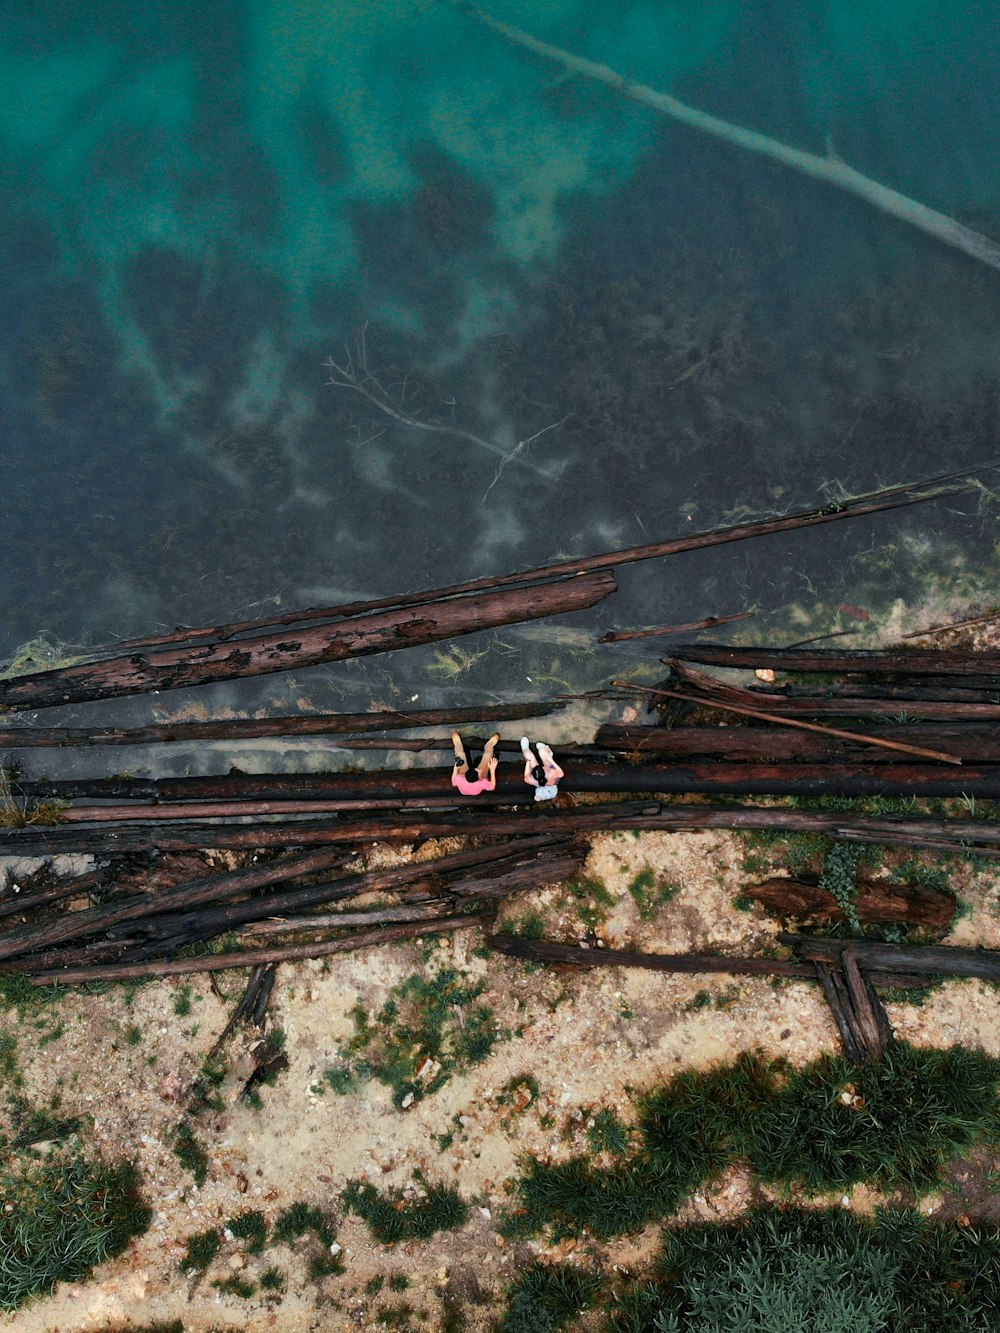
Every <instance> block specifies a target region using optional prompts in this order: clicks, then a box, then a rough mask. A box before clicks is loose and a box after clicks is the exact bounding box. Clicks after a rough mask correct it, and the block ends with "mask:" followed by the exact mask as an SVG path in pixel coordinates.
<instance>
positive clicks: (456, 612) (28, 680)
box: [0, 570, 616, 711]
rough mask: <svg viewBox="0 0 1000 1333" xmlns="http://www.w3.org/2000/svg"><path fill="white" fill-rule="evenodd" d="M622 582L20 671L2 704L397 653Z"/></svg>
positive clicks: (562, 586)
mask: <svg viewBox="0 0 1000 1333" xmlns="http://www.w3.org/2000/svg"><path fill="white" fill-rule="evenodd" d="M615 588H616V584H615V581H614V577H613V576H612V574H611V573H609V572H608V571H607V570H600V571H597V572H595V573H592V574H586V575H581V576H580V577H577V578H567V579H561V580H559V581H557V582H552V583H544V584H539V585H536V586H534V587H531V588H529V589H524V588H518V587H515V588H509V589H507V588H505V589H498V590H496V591H494V592H485V593H479V594H475V595H472V596H469V597H465V598H456V599H454V600H451V601H445V602H437V603H434V604H431V605H429V606H426V607H422V608H420V609H416V608H409V609H407V610H405V611H403V612H383V613H376V614H373V615H369V616H361V617H358V618H356V619H354V620H349V621H344V622H342V623H339V624H335V625H326V626H319V627H315V626H314V627H311V628H307V629H303V630H297V631H295V633H294V634H270V635H264V636H261V637H258V638H253V639H246V640H241V641H239V642H238V643H234V644H230V645H226V646H220V645H217V644H210V645H208V646H206V647H198V648H193V649H188V650H187V651H185V650H183V649H169V648H168V649H158V650H155V651H152V652H149V653H146V654H142V653H134V654H133V655H132V656H130V657H113V658H108V659H106V660H103V661H98V662H90V663H82V664H80V665H78V666H71V667H63V668H61V669H59V670H55V671H40V672H36V673H34V674H32V675H27V676H13V677H11V678H10V679H8V680H3V681H0V711H2V710H4V709H17V708H45V707H51V706H53V705H56V704H67V703H80V702H84V701H86V700H93V699H111V698H120V697H122V696H124V695H130V694H144V693H148V692H150V691H153V690H159V691H163V690H176V689H184V688H187V687H189V686H192V685H205V684H209V683H211V682H213V681H221V680H242V679H245V678H247V677H250V676H260V675H266V674H268V673H270V672H275V671H288V670H291V669H292V668H302V667H308V666H317V665H319V664H320V663H324V662H339V661H344V660H346V659H347V658H352V657H360V656H366V655H368V654H371V653H384V652H391V651H392V650H394V649H398V648H411V647H415V646H416V645H418V644H427V643H435V642H438V641H440V640H441V639H450V638H454V637H456V636H460V635H464V634H473V633H475V632H477V631H479V630H483V629H493V628H496V627H497V626H500V625H510V624H514V623H517V622H520V621H525V620H537V619H540V618H542V617H545V616H552V615H559V614H562V613H564V612H567V611H580V610H583V609H585V608H587V607H591V606H594V605H595V604H596V603H597V602H599V601H602V600H603V598H605V597H607V596H609V595H610V594H611V593H612V592H614V591H615Z"/></svg>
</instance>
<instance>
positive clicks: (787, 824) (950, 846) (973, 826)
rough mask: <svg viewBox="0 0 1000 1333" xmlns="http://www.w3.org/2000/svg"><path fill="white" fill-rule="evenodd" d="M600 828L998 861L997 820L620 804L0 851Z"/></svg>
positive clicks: (109, 836)
mask: <svg viewBox="0 0 1000 1333" xmlns="http://www.w3.org/2000/svg"><path fill="white" fill-rule="evenodd" d="M603 829H622V830H638V831H644V830H650V831H652V830H656V831H661V832H670V831H673V832H685V833H688V832H695V831H697V830H703V829H769V830H776V831H788V832H809V833H819V834H823V835H824V836H826V837H829V838H835V839H840V840H842V841H845V842H874V843H885V844H888V845H903V846H908V847H930V848H938V849H941V850H942V851H947V852H951V853H958V852H962V851H968V850H973V851H975V854H976V855H977V856H985V857H1000V823H994V822H991V821H989V820H985V819H978V820H977V819H940V818H935V817H931V816H922V815H905V816H904V815H865V814H858V813H857V812H854V811H830V810H792V809H788V808H787V807H783V806H763V807H755V808H749V807H744V806H737V805H715V806H713V805H699V804H694V803H690V804H689V803H686V802H685V803H680V804H677V805H664V804H662V803H661V802H659V801H650V800H647V801H620V802H617V801H616V802H609V803H604V804H600V805H579V806H577V807H575V808H574V809H565V808H559V807H558V806H557V807H556V808H555V809H553V810H544V809H539V808H538V807H537V806H534V805H533V806H531V807H530V808H528V809H525V810H518V811H514V812H510V811H507V810H502V809H501V810H491V809H488V808H483V809H479V810H453V811H441V812H438V811H429V812H424V813H421V812H420V811H405V812H403V813H401V814H398V815H397V816H396V817H386V818H381V819H378V818H371V817H362V818H355V819H326V820H302V821H288V822H284V823H278V824H275V823H257V824H212V825H207V824H205V825H193V826H187V827H185V826H180V827H175V828H170V827H161V828H156V827H153V828H120V829H116V828H104V829H97V830H92V829H85V828H74V827H69V828H31V829H16V830H0V852H2V853H3V854H7V855H15V856H55V855H60V854H63V853H67V852H86V853H88V854H90V855H92V856H98V857H105V858H108V857H114V856H119V855H123V854H125V853H127V852H134V851H148V850H149V849H150V848H154V847H155V848H158V849H159V850H161V851H170V852H184V851H197V850H203V849H206V848H216V849H233V850H235V849H239V848H244V849H247V848H250V849H254V850H257V849H263V848H266V847H310V846H321V845H323V844H341V845H343V846H345V847H346V846H356V845H358V844H360V843H365V842H379V841H380V842H398V843H416V842H421V841H424V840H425V839H428V838H447V837H466V836H468V837H483V838H492V837H509V836H512V835H521V836H524V837H527V836H531V835H534V834H545V835H549V836H561V835H564V834H567V835H572V834H576V833H589V832H594V831H597V830H603Z"/></svg>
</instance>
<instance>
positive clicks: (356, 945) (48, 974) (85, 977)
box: [28, 912, 491, 986]
mask: <svg viewBox="0 0 1000 1333" xmlns="http://www.w3.org/2000/svg"><path fill="white" fill-rule="evenodd" d="M490 920H491V916H490V914H489V913H488V912H473V913H469V914H466V915H464V916H460V915H456V916H446V917H440V918H438V919H437V920H434V921H417V922H401V923H399V924H397V925H393V926H382V927H380V928H379V929H377V930H365V931H359V932H358V933H357V934H355V935H347V936H344V937H343V938H341V939H336V940H325V941H321V940H317V941H314V942H312V943H310V944H290V945H283V946H282V945H278V946H275V947H273V948H270V949H247V950H245V951H244V952H242V953H216V954H205V955H203V956H202V957H199V958H172V959H170V960H168V961H166V962H150V963H110V964H98V965H96V966H94V967H76V968H72V967H67V968H51V969H47V970H41V971H38V972H35V973H30V974H28V979H29V981H32V982H34V983H35V985H37V986H52V985H59V986H84V985H87V984H89V983H91V982H94V981H132V980H136V979H138V978H140V977H182V976H190V975H191V974H192V973H194V972H225V971H231V970H232V969H234V968H241V967H257V966H258V965H259V964H261V963H285V962H294V961H297V960H300V959H306V958H329V957H330V956H331V955H333V954H337V953H349V952H351V951H352V950H354V949H369V948H371V947H372V946H375V945H383V944H391V943H394V942H395V941H397V940H410V939H415V938H418V937H419V936H421V935H438V934H441V933H442V932H444V931H452V930H474V929H477V928H478V927H480V926H483V925H485V924H486V923H487V922H488V921H490Z"/></svg>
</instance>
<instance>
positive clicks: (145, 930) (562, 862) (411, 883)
mask: <svg viewBox="0 0 1000 1333" xmlns="http://www.w3.org/2000/svg"><path fill="white" fill-rule="evenodd" d="M491 850H492V852H493V857H492V858H489V859H488V858H487V856H485V855H484V854H483V852H482V850H481V849H480V850H479V852H478V853H477V857H476V859H475V860H470V859H469V857H468V855H467V854H466V853H456V854H453V856H452V857H450V858H439V859H438V861H437V862H434V861H420V862H413V863H411V864H408V865H404V866H393V867H388V868H386V869H384V870H374V871H369V872H367V873H366V874H364V875H357V874H355V875H349V876H344V877H343V878H341V879H338V880H334V881H332V882H328V883H324V884H310V885H308V886H306V887H304V888H301V889H286V890H283V891H282V892H279V893H273V894H266V895H262V896H257V897H253V898H248V899H244V900H242V901H240V902H232V903H223V904H222V905H216V904H209V905H208V906H200V907H197V908H194V909H190V910H187V911H182V912H167V913H163V914H160V915H152V916H147V917H145V919H143V920H141V921H137V920H136V919H135V918H134V917H132V918H129V919H128V920H127V921H126V922H124V923H123V924H121V925H118V926H113V927H112V928H111V929H110V930H108V931H106V932H105V933H106V934H108V935H111V936H114V935H116V934H118V935H123V936H129V937H131V943H130V951H129V954H128V957H129V959H130V960H131V959H132V958H137V957H160V956H163V955H164V954H166V953H170V952H173V951H174V950H175V949H180V948H184V947H186V946H187V945H189V944H194V943H198V942H200V941H203V940H210V939H214V938H215V937H216V936H217V935H221V934H224V933H225V932H227V931H230V930H235V929H238V928H239V927H240V926H243V925H245V924H246V923H248V922H252V921H260V920H262V919H264V918H266V917H271V916H286V915H289V914H291V913H294V912H300V911H302V910H304V909H311V908H314V907H319V906H328V905H329V904H330V903H334V902H342V901H344V900H345V899H348V898H357V897H359V896H361V895H362V894H365V893H373V892H391V891H395V890H397V889H399V888H402V887H406V888H407V889H408V890H409V891H410V893H413V892H417V893H419V894H420V895H422V896H423V895H427V894H439V893H447V894H448V896H449V897H451V898H453V899H455V900H457V899H459V898H477V899H487V898H501V897H506V896H507V895H509V894H511V893H515V892H521V891H523V890H525V889H534V888H539V887H540V886H541V885H543V884H551V883H555V882H557V881H558V880H560V879H563V878H568V877H569V876H570V875H572V874H575V873H576V871H577V870H579V868H580V863H581V859H582V858H581V856H579V855H577V856H566V855H562V856H558V855H555V856H553V855H550V854H548V850H547V849H542V850H529V851H527V852H525V851H523V850H522V849H521V848H519V847H517V846H516V845H514V846H511V845H508V846H507V847H499V848H492V849H491ZM525 856H527V857H529V858H530V859H529V860H528V862H527V864H515V865H514V866H513V868H511V869H501V867H506V866H508V865H509V864H510V862H511V861H514V862H520V861H521V859H522V858H523V857H525ZM462 858H464V859H462ZM443 860H444V861H447V864H446V865H444V866H442V865H441V861H443ZM470 866H472V867H474V869H472V870H471V871H470V870H469V867H470ZM463 870H465V871H466V873H465V874H462V873H460V872H462V871H463ZM456 873H457V875H458V877H457V879H453V876H455V875H456ZM303 920H305V921H306V922H307V923H308V920H309V919H308V918H303ZM137 936H138V937H139V938H138V940H137V939H136V937H137Z"/></svg>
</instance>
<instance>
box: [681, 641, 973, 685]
mask: <svg viewBox="0 0 1000 1333" xmlns="http://www.w3.org/2000/svg"><path fill="white" fill-rule="evenodd" d="M673 658H677V659H679V660H681V661H684V662H698V663H700V664H701V665H702V666H719V667H743V668H748V669H750V670H755V669H758V668H761V667H770V668H772V669H773V670H775V671H822V672H824V673H828V674H831V675H837V674H849V673H854V672H866V673H872V674H880V675H906V676H914V675H919V674H925V673H926V674H929V675H935V676H987V677H996V678H997V680H998V684H1000V653H998V652H983V651H973V650H971V649H968V648H951V649H949V648H877V649H876V648H867V649H854V650H850V649H842V648H810V649H805V648H766V647H764V648H746V647H743V646H742V645H737V644H727V643H684V644H681V645H679V646H678V647H677V648H675V649H674V650H673V651H672V653H671V659H673Z"/></svg>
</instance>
